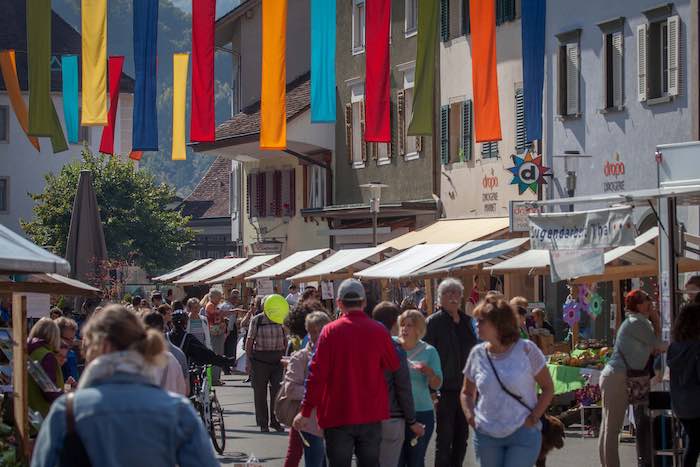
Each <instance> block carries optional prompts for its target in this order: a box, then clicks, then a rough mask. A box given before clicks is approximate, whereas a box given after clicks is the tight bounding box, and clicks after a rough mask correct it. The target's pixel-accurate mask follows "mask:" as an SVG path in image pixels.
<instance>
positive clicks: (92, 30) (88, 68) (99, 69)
mask: <svg viewBox="0 0 700 467" xmlns="http://www.w3.org/2000/svg"><path fill="white" fill-rule="evenodd" d="M80 14H81V16H80V26H81V29H80V36H81V38H82V43H83V49H82V50H83V51H82V61H83V82H82V85H83V89H82V97H83V106H82V112H81V113H82V117H81V120H82V125H83V126H104V125H107V0H82V1H81V4H80Z"/></svg>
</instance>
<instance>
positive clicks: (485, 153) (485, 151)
mask: <svg viewBox="0 0 700 467" xmlns="http://www.w3.org/2000/svg"><path fill="white" fill-rule="evenodd" d="M492 157H498V141H491V142H486V143H481V158H482V159H490V158H492Z"/></svg>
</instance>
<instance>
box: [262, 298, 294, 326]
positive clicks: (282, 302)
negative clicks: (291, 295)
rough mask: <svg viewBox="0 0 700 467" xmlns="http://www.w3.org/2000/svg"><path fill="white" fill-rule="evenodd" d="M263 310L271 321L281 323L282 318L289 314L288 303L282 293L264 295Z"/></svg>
mask: <svg viewBox="0 0 700 467" xmlns="http://www.w3.org/2000/svg"><path fill="white" fill-rule="evenodd" d="M263 312H264V313H265V316H267V318H268V319H269V320H270V321H272V322H273V323H277V324H283V323H284V319H285V318H286V317H287V315H288V314H289V303H287V300H286V299H285V298H284V297H283V296H282V295H279V294H272V295H268V296H267V297H265V304H264V305H263Z"/></svg>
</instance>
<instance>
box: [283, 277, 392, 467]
mask: <svg viewBox="0 0 700 467" xmlns="http://www.w3.org/2000/svg"><path fill="white" fill-rule="evenodd" d="M366 304H367V298H366V295H365V289H364V287H363V286H362V284H361V283H360V282H359V281H357V280H355V279H346V280H344V281H343V282H342V283H341V284H340V287H338V299H337V301H336V305H337V306H338V308H339V309H340V313H341V316H340V317H339V318H338V319H337V320H336V321H334V322H332V323H330V324H328V325H326V326H325V327H324V328H323V331H321V335H320V337H319V340H318V344H317V346H316V352H315V354H314V357H313V359H312V361H311V365H310V367H309V374H308V377H307V380H306V394H305V395H304V400H303V401H302V404H301V413H300V414H299V415H297V417H296V418H295V419H294V428H295V429H297V430H299V431H305V430H306V429H308V426H309V423H310V420H309V417H311V416H312V413H313V410H314V409H316V410H317V418H318V424H319V426H320V427H321V428H322V429H323V430H324V436H325V439H326V455H327V456H328V461H329V466H330V467H350V465H351V462H352V457H353V453H354V454H355V456H356V457H357V465H358V467H377V466H378V465H379V448H380V443H381V433H382V428H381V422H382V420H386V419H388V418H389V398H388V392H387V387H386V382H385V379H384V372H385V371H387V370H388V371H396V370H398V368H399V359H398V357H397V355H396V350H395V349H394V346H393V345H392V342H391V337H390V336H389V333H388V332H387V331H386V329H385V328H384V326H382V325H381V324H379V323H377V322H376V321H373V320H372V319H370V318H369V317H368V316H367V314H366V313H365V306H366Z"/></svg>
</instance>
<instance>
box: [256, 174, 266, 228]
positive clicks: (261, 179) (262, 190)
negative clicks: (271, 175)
mask: <svg viewBox="0 0 700 467" xmlns="http://www.w3.org/2000/svg"><path fill="white" fill-rule="evenodd" d="M265 182H266V177H265V172H258V183H257V185H258V186H257V188H258V192H257V200H258V209H257V211H258V216H257V217H266V216H267V211H266V210H265V198H266V196H265V195H266V194H267V186H266V183H265Z"/></svg>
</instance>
